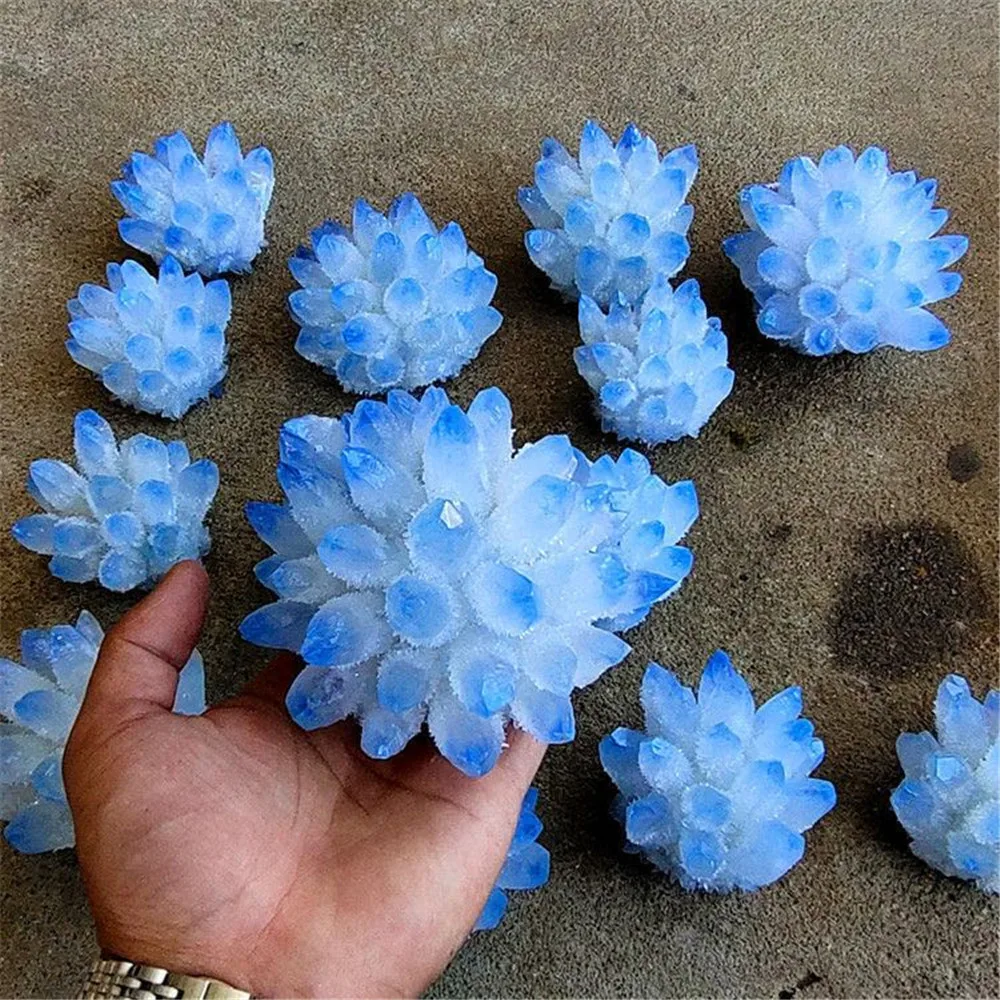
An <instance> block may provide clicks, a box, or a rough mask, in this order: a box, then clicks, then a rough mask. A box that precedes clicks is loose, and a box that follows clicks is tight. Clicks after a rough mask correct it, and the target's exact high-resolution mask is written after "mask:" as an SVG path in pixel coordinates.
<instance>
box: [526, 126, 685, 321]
mask: <svg viewBox="0 0 1000 1000" xmlns="http://www.w3.org/2000/svg"><path fill="white" fill-rule="evenodd" d="M697 172H698V153H697V150H696V149H695V147H694V146H682V147H680V148H679V149H674V150H671V151H670V152H669V153H667V154H666V155H664V156H663V157H661V156H660V153H659V150H658V149H657V148H656V143H655V142H654V141H653V140H652V139H651V138H650V137H649V136H647V135H643V133H642V132H640V131H639V129H637V128H636V127H635V125H631V124H630V125H628V126H627V127H626V129H625V131H624V132H623V133H622V136H621V138H620V139H619V140H618V142H617V143H614V142H612V141H611V139H610V138H609V136H608V134H607V133H606V132H605V131H604V130H603V129H602V128H601V127H600V125H598V124H597V123H596V122H594V121H588V122H587V123H586V124H585V125H584V127H583V132H582V133H581V135H580V155H579V157H574V156H573V155H572V154H570V153H569V152H568V151H567V150H566V148H565V147H564V146H563V145H562V144H561V143H559V142H557V141H556V140H555V139H552V138H549V139H546V140H545V141H544V142H543V143H542V156H541V159H540V160H539V161H538V162H537V163H536V164H535V183H534V184H532V185H531V186H530V187H523V188H521V189H520V191H519V192H518V202H519V203H520V205H521V208H522V209H523V210H524V213H525V215H527V216H528V219H529V220H530V221H531V224H532V226H534V227H535V228H534V229H531V230H529V231H528V233H527V234H526V235H525V237H524V242H525V247H526V248H527V251H528V256H529V257H530V258H531V259H532V261H533V262H534V263H535V264H536V265H537V266H538V267H539V268H541V270H542V271H544V272H545V273H546V274H547V275H548V277H549V280H550V281H551V283H552V287H553V288H555V289H556V290H557V291H559V292H562V294H563V295H564V296H565V297H566V298H570V299H575V298H577V297H578V296H579V295H587V296H589V297H590V298H592V299H594V300H595V301H596V302H598V303H599V304H600V305H602V306H607V305H610V304H611V303H612V302H614V301H615V296H616V293H617V294H620V295H622V296H623V297H624V298H625V300H626V301H627V302H636V301H637V300H638V299H639V298H641V296H642V294H643V292H645V290H646V289H647V288H649V286H650V284H652V282H653V279H654V278H655V277H656V275H658V274H662V275H664V276H665V277H667V278H669V277H672V276H673V275H675V274H676V273H677V272H678V271H679V270H680V269H681V268H682V267H683V266H684V263H685V262H686V261H687V258H688V255H689V254H690V252H691V249H690V247H689V246H688V241H687V231H688V228H689V227H690V225H691V220H692V218H693V217H694V208H693V207H692V206H691V205H689V204H687V203H686V202H685V200H684V199H685V198H686V197H687V194H688V191H690V189H691V185H692V183H693V182H694V178H695V174H697Z"/></svg>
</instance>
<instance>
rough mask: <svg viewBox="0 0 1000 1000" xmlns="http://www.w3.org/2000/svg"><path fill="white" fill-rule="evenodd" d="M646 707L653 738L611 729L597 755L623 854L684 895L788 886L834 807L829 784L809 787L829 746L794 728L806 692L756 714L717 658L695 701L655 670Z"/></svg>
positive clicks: (805, 727) (804, 723)
mask: <svg viewBox="0 0 1000 1000" xmlns="http://www.w3.org/2000/svg"><path fill="white" fill-rule="evenodd" d="M642 706H643V710H644V712H645V716H646V732H644V733H643V732H636V731H635V730H632V729H616V730H615V731H614V732H613V733H611V734H610V735H609V736H606V737H605V738H604V739H603V740H602V741H601V745H600V754H601V763H602V764H603V765H604V769H605V771H607V772H608V774H609V775H610V776H611V778H612V779H613V780H614V782H615V784H616V785H617V786H618V790H619V792H620V794H619V796H618V799H617V801H616V811H617V812H618V813H619V816H620V818H621V820H622V822H623V823H624V826H625V836H626V840H627V847H628V849H630V850H633V851H639V852H641V853H642V854H644V855H645V856H646V857H647V858H649V860H650V861H652V862H653V864H655V865H656V866H657V867H658V868H660V869H662V870H663V871H665V872H667V873H668V874H670V875H672V876H673V877H674V878H676V879H677V881H678V882H679V883H680V884H681V885H682V886H683V887H684V888H685V889H689V890H695V889H701V890H706V891H710V892H729V891H731V890H733V889H744V890H752V889H758V888H760V887H761V886H764V885H767V884H768V883H770V882H774V881H775V880H776V879H779V878H781V876H782V875H784V874H785V873H786V872H787V871H788V870H789V869H790V868H791V867H792V866H793V865H795V864H796V863H797V862H798V861H799V860H800V859H801V858H802V855H803V852H804V851H805V839H804V838H803V836H802V833H803V831H805V830H808V829H809V827H811V826H812V825H813V824H814V823H815V822H816V821H817V820H818V819H819V818H820V817H821V816H823V815H825V814H826V813H827V812H828V811H829V810H830V809H831V808H832V807H833V805H834V802H835V801H836V793H835V792H834V788H833V785H831V784H830V783H829V782H828V781H820V780H818V779H816V778H810V777H809V774H810V772H811V771H812V770H813V769H814V768H815V767H816V766H817V765H818V764H819V762H820V761H821V760H822V759H823V743H822V741H821V740H819V739H817V738H816V737H815V736H814V735H813V725H812V723H811V722H810V721H809V720H808V719H804V718H800V717H799V716H800V713H801V711H802V690H801V689H800V688H798V687H790V688H786V689H785V690H784V691H781V692H779V693H778V694H776V695H775V696H774V697H773V698H771V699H770V701H767V702H765V703H764V704H763V705H761V706H760V708H758V709H756V710H755V709H754V700H753V695H752V694H751V693H750V688H749V687H747V684H746V682H745V681H744V680H743V678H742V677H740V675H739V674H738V673H737V672H736V670H735V669H734V668H733V665H732V663H731V662H730V660H729V657H728V656H726V654H725V653H723V652H721V651H719V652H716V653H714V654H713V655H712V656H711V657H710V658H709V661H708V663H707V665H706V666H705V670H704V672H703V673H702V676H701V682H700V684H699V685H698V693H697V696H696V695H695V693H694V692H693V691H692V690H691V689H690V688H687V687H684V686H683V685H682V684H681V683H680V681H678V679H677V678H676V676H674V674H673V673H671V672H670V671H669V670H664V669H663V667H661V666H659V665H657V664H655V663H651V664H650V665H649V667H648V668H647V670H646V674H645V676H644V677H643V681H642Z"/></svg>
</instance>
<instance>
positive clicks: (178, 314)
mask: <svg viewBox="0 0 1000 1000" xmlns="http://www.w3.org/2000/svg"><path fill="white" fill-rule="evenodd" d="M107 274H108V287H107V288H104V287H103V286H102V285H91V284H86V285H81V286H80V288H79V290H78V291H77V293H76V298H74V299H70V301H69V302H68V303H67V306H66V308H67V309H68V311H69V315H70V323H69V332H70V338H69V340H67V341H66V350H68V351H69V353H70V356H71V357H72V358H73V360H74V361H75V362H76V363H77V364H80V365H83V367H84V368H89V369H90V370H91V371H92V372H93V373H94V374H95V375H99V376H100V378H101V381H102V382H103V383H104V386H105V388H106V389H108V390H109V391H110V392H111V394H112V395H113V396H115V397H117V398H118V399H120V400H121V401H122V402H123V403H127V404H128V405H129V406H134V407H135V408H136V409H137V410H142V411H144V412H146V413H155V414H157V415H158V416H161V417H168V418H170V419H171V420H177V419H178V418H179V417H182V416H183V415H184V414H185V413H187V411H188V410H189V409H190V408H191V407H192V406H194V404H195V403H197V402H199V401H200V400H202V399H207V398H208V396H209V395H210V394H218V393H219V392H221V387H222V379H223V378H224V376H225V374H226V324H227V323H228V322H229V313H230V309H231V307H232V301H231V299H230V295H229V284H228V283H227V282H226V281H225V280H224V279H222V278H219V279H217V280H216V281H210V282H208V284H205V282H203V281H202V279H201V277H200V276H199V275H198V274H190V275H188V276H187V277H185V276H184V272H183V270H182V269H181V265H180V264H179V263H178V262H177V259H176V258H174V257H170V256H167V257H164V258H163V263H162V264H161V265H160V273H159V277H154V276H153V275H152V274H150V273H149V272H148V271H147V270H146V269H145V268H144V267H143V266H142V265H141V264H137V263H136V262H135V261H134V260H127V261H125V262H124V263H122V264H108V268H107Z"/></svg>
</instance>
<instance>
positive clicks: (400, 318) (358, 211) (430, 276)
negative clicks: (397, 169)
mask: <svg viewBox="0 0 1000 1000" xmlns="http://www.w3.org/2000/svg"><path fill="white" fill-rule="evenodd" d="M288 266H289V268H290V270H291V272H292V274H293V275H294V277H295V279H296V280H297V281H298V283H299V284H300V285H301V286H302V287H301V288H300V289H299V290H298V291H295V292H292V294H291V295H289V297H288V305H289V308H290V309H291V312H292V316H293V317H294V318H295V320H296V322H297V323H299V325H300V326H301V327H302V331H301V332H300V334H299V337H298V340H297V341H296V344H295V349H296V350H297V351H298V352H299V354H301V355H302V356H303V357H305V358H308V359H309V360H310V361H313V362H315V363H316V364H318V365H321V366H322V367H323V368H325V369H326V370H327V371H328V372H330V373H331V374H332V375H336V377H337V378H338V379H339V380H340V383H341V385H343V386H344V388H345V389H348V390H350V391H351V392H357V393H360V394H362V395H369V394H376V393H380V392H385V391H386V390H387V389H390V388H393V387H396V388H402V389H414V388H416V387H418V386H423V385H429V384H430V383H431V382H435V381H438V380H440V379H446V378H449V377H451V376H452V375H454V374H456V372H458V371H459V369H461V368H462V367H463V365H465V364H466V362H468V361H470V360H471V359H472V358H474V357H475V356H476V355H477V354H478V353H479V349H480V348H481V347H482V346H483V343H484V342H485V341H486V340H487V339H488V338H489V337H491V336H492V335H493V334H494V333H496V331H497V329H498V328H499V326H500V322H501V316H500V313H499V312H497V310H496V309H494V308H493V306H491V305H490V302H491V301H492V299H493V293H494V292H495V291H496V287H497V279H496V276H495V275H494V274H492V273H491V272H490V271H487V270H486V268H485V267H484V266H483V259H482V257H480V256H479V255H478V254H475V253H473V252H472V251H471V250H470V249H469V247H468V244H467V243H466V241H465V234H464V233H463V232H462V227H461V226H460V225H459V224H458V223H457V222H449V223H448V225H446V226H445V227H444V228H443V229H441V230H440V231H439V230H438V229H437V227H436V226H435V225H434V223H433V222H431V220H430V218H429V217H428V215H427V213H426V212H425V211H424V209H423V206H422V205H421V204H420V200H419V199H418V198H417V197H416V195H413V194H404V195H401V196H400V197H399V198H397V199H396V200H395V201H394V202H393V203H392V205H391V206H390V208H389V212H388V214H387V215H382V214H381V213H380V212H378V211H376V210H375V209H374V208H372V206H371V205H369V204H368V202H366V201H364V200H363V199H359V200H358V201H357V202H356V203H355V205H354V218H353V221H352V226H351V228H348V227H347V226H344V225H342V224H340V223H339V222H326V223H324V224H323V225H322V226H320V227H319V228H318V229H315V230H313V232H312V234H311V236H310V245H309V246H308V247H299V249H298V251H297V252H296V254H295V256H294V257H292V258H291V259H290V260H289V262H288Z"/></svg>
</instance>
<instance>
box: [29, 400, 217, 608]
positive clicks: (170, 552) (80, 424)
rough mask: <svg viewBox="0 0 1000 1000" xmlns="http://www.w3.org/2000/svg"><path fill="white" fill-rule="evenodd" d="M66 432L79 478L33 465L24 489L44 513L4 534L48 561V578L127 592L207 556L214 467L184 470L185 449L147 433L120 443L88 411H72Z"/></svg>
mask: <svg viewBox="0 0 1000 1000" xmlns="http://www.w3.org/2000/svg"><path fill="white" fill-rule="evenodd" d="M73 429H74V444H75V447H76V460H77V465H78V467H79V471H77V470H76V469H73V468H72V467H71V466H69V465H67V464H66V463H65V462H60V461H58V460H57V459H52V458H40V459H38V460H37V461H34V462H32V463H31V467H30V469H29V471H28V482H27V489H28V492H29V493H30V494H31V495H32V497H34V498H35V500H37V501H38V503H39V504H41V506H42V507H44V508H45V513H44V514H30V515H29V516H28V517H23V518H21V520H20V521H18V522H17V523H16V524H15V525H14V526H13V528H11V534H12V535H13V536H14V538H15V540H17V541H18V542H20V543H21V544H22V545H23V546H24V547H25V548H28V549H31V551H32V552H40V553H42V554H43V555H47V556H51V557H52V558H51V559H50V561H49V569H50V570H51V571H52V575H53V576H56V577H58V578H59V579H60V580H66V581H68V582H69V583H86V582H87V581H89V580H93V579H95V578H96V579H97V580H98V581H99V582H100V583H101V585H102V586H104V587H107V588H108V589H109V590H117V591H126V590H131V589H132V588H133V587H139V586H143V585H146V584H151V583H153V582H155V581H156V580H158V579H159V578H160V577H161V576H163V574H164V573H166V572H167V570H168V569H170V567H171V566H173V565H174V564H175V563H178V562H180V561H181V560H183V559H198V558H200V557H201V556H203V555H204V554H205V553H206V552H207V551H208V548H209V543H210V539H209V534H208V529H207V528H206V527H205V524H204V519H205V514H206V513H207V512H208V508H209V506H210V505H211V503H212V500H213V498H214V497H215V492H216V490H217V489H218V486H219V470H218V467H217V466H216V464H215V463H214V462H212V461H210V460H209V459H207V458H202V459H199V460H198V461H196V462H192V461H191V457H190V455H189V454H188V449H187V446H186V445H185V444H184V442H183V441H171V442H170V443H169V444H165V443H164V442H163V441H160V440H159V439H158V438H154V437H150V436H149V435H147V434H136V435H135V436H134V437H130V438H128V439H126V440H125V441H122V443H121V445H119V444H118V443H117V442H116V441H115V435H114V432H113V431H112V430H111V427H110V425H109V424H108V422H107V421H106V420H104V418H103V417H101V416H100V415H99V414H97V413H95V412H94V411H93V410H83V411H81V412H80V413H78V414H77V415H76V419H75V420H74V422H73Z"/></svg>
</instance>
